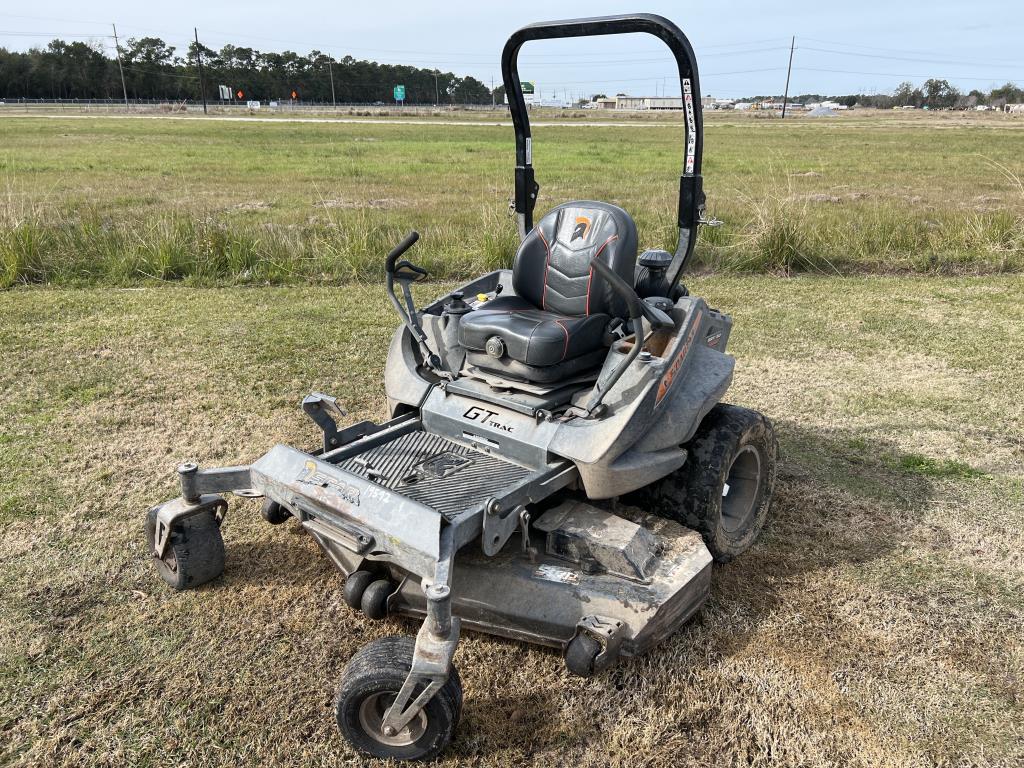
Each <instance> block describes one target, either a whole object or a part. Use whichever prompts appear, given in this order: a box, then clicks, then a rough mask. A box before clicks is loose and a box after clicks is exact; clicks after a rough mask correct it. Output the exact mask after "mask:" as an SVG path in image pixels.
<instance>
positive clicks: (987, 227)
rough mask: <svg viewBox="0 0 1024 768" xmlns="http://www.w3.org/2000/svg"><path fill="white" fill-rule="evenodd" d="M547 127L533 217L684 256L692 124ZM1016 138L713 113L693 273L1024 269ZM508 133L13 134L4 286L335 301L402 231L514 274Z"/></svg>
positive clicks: (2, 251) (77, 130)
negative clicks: (687, 130) (575, 211)
mask: <svg viewBox="0 0 1024 768" xmlns="http://www.w3.org/2000/svg"><path fill="white" fill-rule="evenodd" d="M571 122H572V121H571V120H563V121H562V123H563V124H558V125H553V126H550V127H547V126H539V127H537V128H536V131H535V139H536V141H535V164H536V167H537V170H538V179H539V181H540V183H541V188H542V189H541V199H540V202H539V205H538V213H540V212H542V211H543V210H545V209H546V208H548V207H550V206H552V205H554V204H556V203H559V202H562V201H565V200H568V199H574V198H580V197H592V198H597V199H604V200H610V201H613V202H617V203H619V204H621V205H622V206H623V207H625V208H626V209H627V210H629V211H630V212H631V213H632V214H633V216H634V217H635V218H636V220H637V223H638V225H639V227H640V233H641V247H665V248H672V247H674V245H675V227H674V216H675V208H674V200H675V198H676V194H677V192H676V189H677V183H678V181H677V174H678V168H679V165H680V153H681V150H680V147H679V135H680V134H679V128H678V127H677V126H672V125H668V124H659V123H661V122H663V119H659V120H648V121H646V122H645V121H640V120H638V121H636V122H637V123H638V124H637V125H636V126H629V127H607V126H605V127H585V126H574V125H571ZM1022 126H1024V124H1022V123H1021V121H1014V120H1010V119H1007V120H995V119H981V118H971V117H960V118H958V119H957V120H955V121H954V120H952V119H950V118H948V117H946V116H936V117H935V119H934V120H924V119H917V120H898V119H896V118H893V117H891V116H888V115H881V116H877V115H876V116H874V117H871V118H868V117H856V118H852V119H846V118H842V119H838V120H835V121H827V120H821V121H812V120H808V119H802V120H793V121H787V122H785V123H783V122H782V121H778V120H774V121H773V120H754V119H747V120H744V119H738V118H736V117H731V118H728V119H726V118H724V117H719V116H714V115H713V116H710V117H709V119H708V121H707V128H706V155H705V167H704V175H705V178H706V184H705V186H706V190H707V193H708V199H709V212H710V213H711V214H713V215H715V216H718V217H719V218H721V219H724V220H725V222H726V225H725V226H724V227H722V228H721V229H717V230H707V229H705V230H704V231H703V235H704V236H703V238H702V241H701V245H700V247H699V249H698V252H697V256H696V262H695V266H697V267H700V268H703V269H705V270H716V271H740V272H761V271H770V272H782V273H794V272H816V273H827V274H835V273H857V272H865V271H868V272H872V271H878V272H892V271H898V272H932V273H992V272H1006V271H1010V272H1013V271H1019V270H1021V269H1022V268H1024V187H1022V185H1021V181H1020V176H1021V173H1022V168H1021V165H1020V153H1019V144H1020V141H1021V137H1022V136H1024V133H1022V132H1021V128H1022ZM511 180H512V145H511V130H510V129H509V128H505V127H495V126H480V125H476V126H473V125H465V124H459V123H458V122H454V123H450V124H439V125H412V124H408V123H404V124H403V123H402V122H401V121H399V120H396V121H395V122H394V123H393V124H385V125H381V124H368V123H364V124H359V123H347V124H344V123H334V124H330V123H286V122H274V123H244V122H224V121H220V122H213V121H203V120H200V119H192V120H159V119H149V120H115V119H109V118H99V119H78V120H72V119H38V118H36V119H33V118H12V119H5V120H0V286H9V285H14V284H18V283H52V284H60V285H75V284H113V285H137V284H147V283H151V282H159V281H187V282H189V283H195V284H224V283H225V282H228V283H300V282H301V283H307V282H313V283H321V282H325V283H338V282H346V281H349V280H376V279H378V278H379V273H380V265H381V261H382V258H383V254H385V253H386V252H387V250H389V248H390V247H391V245H393V244H394V243H395V242H397V240H399V239H400V238H401V236H402V235H403V234H404V233H405V232H406V231H408V230H409V229H412V228H416V229H419V230H420V231H421V233H422V234H423V235H424V238H423V240H422V242H421V245H419V246H418V247H417V253H416V259H417V260H419V261H421V262H423V263H424V264H425V265H427V266H428V267H429V268H430V269H431V270H432V271H433V273H434V274H435V275H436V276H438V277H448V278H456V277H463V276H466V275H468V274H473V273H478V272H480V271H481V270H484V269H489V268H493V267H495V266H498V265H504V264H508V263H509V261H510V259H511V255H512V253H513V252H514V249H515V245H516V237H515V232H514V222H513V220H512V219H510V218H509V217H508V215H507V205H508V199H509V196H510V195H511V192H512V187H511Z"/></svg>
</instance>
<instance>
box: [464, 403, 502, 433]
mask: <svg viewBox="0 0 1024 768" xmlns="http://www.w3.org/2000/svg"><path fill="white" fill-rule="evenodd" d="M497 415H498V412H497V411H488V410H487V409H486V408H477V407H476V406H475V405H474V406H473V407H472V408H470V409H469V410H467V411H466V412H465V413H464V414H462V418H464V419H469V420H470V421H475V422H478V423H480V424H483V425H484V426H488V427H492V428H493V429H500V430H501V431H502V432H511V431H512V427H511V426H510V425H508V424H501V423H500V422H497V421H494V420H493V419H494V417H495V416H497Z"/></svg>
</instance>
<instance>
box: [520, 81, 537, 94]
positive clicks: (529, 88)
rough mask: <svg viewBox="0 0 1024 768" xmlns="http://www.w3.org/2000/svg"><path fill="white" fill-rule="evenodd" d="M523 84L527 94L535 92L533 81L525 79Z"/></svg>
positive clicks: (524, 91)
mask: <svg viewBox="0 0 1024 768" xmlns="http://www.w3.org/2000/svg"><path fill="white" fill-rule="evenodd" d="M521 85H522V88H523V93H524V94H526V95H527V96H529V95H532V94H533V92H534V86H533V83H531V82H529V81H527V80H524V81H523V82H522V84H521Z"/></svg>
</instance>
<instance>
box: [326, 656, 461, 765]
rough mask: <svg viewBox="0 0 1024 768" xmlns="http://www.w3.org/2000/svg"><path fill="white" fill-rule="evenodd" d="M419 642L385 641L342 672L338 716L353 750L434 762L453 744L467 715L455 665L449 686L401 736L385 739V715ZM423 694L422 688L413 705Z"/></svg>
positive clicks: (407, 670)
mask: <svg viewBox="0 0 1024 768" xmlns="http://www.w3.org/2000/svg"><path fill="white" fill-rule="evenodd" d="M415 647H416V641H415V640H414V639H413V638H411V637H407V636H399V637H384V638H381V639H380V640H374V641H373V642H372V643H370V644H369V645H366V646H364V647H363V648H361V649H360V650H359V651H358V652H357V653H356V655H355V656H353V657H352V659H351V661H349V663H348V666H347V667H345V671H344V673H342V677H341V684H340V686H339V689H338V696H337V698H336V699H335V716H336V718H337V720H338V729H339V730H340V731H341V734H342V736H344V737H345V738H346V739H347V740H348V741H349V743H350V744H352V746H353V747H355V748H356V749H358V750H359V751H360V752H364V753H366V754H368V755H373V756H374V757H384V758H393V759H395V760H429V759H430V758H432V757H435V756H436V755H437V754H438V753H439V752H440V751H441V750H442V749H444V748H445V747H446V746H447V745H448V742H449V741H451V738H452V734H453V733H454V732H455V727H456V726H457V725H458V723H459V717H460V716H461V714H462V682H461V681H460V680H459V674H458V672H457V671H456V670H455V666H454V665H452V667H451V668H450V670H449V676H448V680H447V682H445V684H444V685H443V686H441V688H440V690H438V692H437V693H436V694H434V696H433V698H431V699H430V700H429V701H428V702H427V703H426V706H424V707H423V709H422V710H420V712H419V713H418V714H417V715H416V716H415V717H414V718H413V719H412V720H411V721H410V722H409V724H408V725H407V726H405V728H403V729H402V730H401V731H399V732H398V733H393V734H388V735H385V734H384V732H383V722H384V716H385V714H386V713H387V711H388V708H390V706H391V705H392V703H394V701H395V697H396V696H397V695H398V692H399V691H400V690H401V688H402V685H403V683H405V678H406V677H407V676H408V674H409V670H410V669H411V668H412V655H413V651H414V649H415ZM422 690H423V686H419V687H417V689H416V690H415V691H414V692H413V694H412V698H411V699H410V701H413V700H415V698H416V696H418V695H419V694H420V692H421V691H422Z"/></svg>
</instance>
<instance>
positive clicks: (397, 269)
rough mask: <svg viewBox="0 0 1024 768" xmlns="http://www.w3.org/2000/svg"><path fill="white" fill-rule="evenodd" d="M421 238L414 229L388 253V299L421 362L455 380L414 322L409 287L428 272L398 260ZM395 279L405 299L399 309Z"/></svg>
mask: <svg viewBox="0 0 1024 768" xmlns="http://www.w3.org/2000/svg"><path fill="white" fill-rule="evenodd" d="M419 239H420V234H419V232H417V231H416V230H413V231H412V232H410V233H409V234H408V235H406V236H405V239H404V240H402V242H400V243H399V244H398V245H396V246H395V247H394V248H393V249H392V250H391V253H389V254H388V258H387V260H386V261H385V262H384V270H385V272H387V279H386V281H385V282H386V285H387V291H388V298H389V299H391V305H392V306H393V307H394V308H395V311H396V312H398V316H399V317H400V318H402V322H403V323H404V324H405V327H406V328H408V329H409V333H411V334H412V337H413V338H414V339H416V343H417V344H419V347H420V352H422V353H423V360H424V362H425V363H426V364H427V367H428V368H430V369H431V370H432V371H433V372H434V373H436V374H437V375H438V376H441V377H443V378H446V379H449V380H450V379H452V378H454V377H453V376H452V374H451V373H450V372H448V371H446V370H445V369H444V365H443V364H442V362H441V357H440V355H438V354H437V353H436V352H434V350H432V349H431V348H430V345H429V344H428V343H427V335H426V334H425V333H424V332H423V328H421V327H420V323H419V320H417V319H416V305H415V303H414V302H413V299H412V291H411V290H410V288H409V286H410V285H412V284H413V283H415V282H419V281H421V280H423V279H425V278H426V276H427V270H425V269H423V268H422V267H417V266H416V265H415V264H413V263H411V262H409V261H405V260H403V261H398V259H399V258H400V257H401V256H402V254H403V253H405V252H406V251H408V250H409V249H410V248H412V247H413V245H415V243H416V241H417V240H419ZM395 280H397V281H398V282H399V283H401V284H402V295H403V298H404V299H405V306H404V307H403V306H402V302H400V301H399V300H398V297H397V296H396V295H395Z"/></svg>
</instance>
